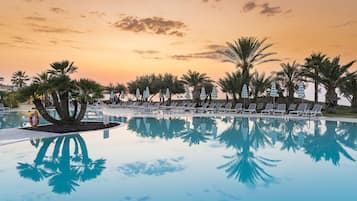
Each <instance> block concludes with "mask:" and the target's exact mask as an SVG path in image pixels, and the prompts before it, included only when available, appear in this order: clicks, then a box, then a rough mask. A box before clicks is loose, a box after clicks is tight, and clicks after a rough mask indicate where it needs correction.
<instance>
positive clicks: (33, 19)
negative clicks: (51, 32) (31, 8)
mask: <svg viewBox="0 0 357 201" xmlns="http://www.w3.org/2000/svg"><path fill="white" fill-rule="evenodd" d="M24 19H25V20H32V21H41V22H44V21H46V20H47V19H46V18H45V17H39V16H28V17H24Z"/></svg>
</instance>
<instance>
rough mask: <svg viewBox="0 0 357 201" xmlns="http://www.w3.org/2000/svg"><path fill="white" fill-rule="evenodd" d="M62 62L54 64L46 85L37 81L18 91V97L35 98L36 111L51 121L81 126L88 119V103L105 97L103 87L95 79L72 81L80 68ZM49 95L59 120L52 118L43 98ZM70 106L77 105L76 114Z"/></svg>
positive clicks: (24, 98)
mask: <svg viewBox="0 0 357 201" xmlns="http://www.w3.org/2000/svg"><path fill="white" fill-rule="evenodd" d="M62 63H63V64H61V62H56V63H53V64H51V66H52V69H50V70H49V71H48V74H49V75H50V76H49V78H48V81H47V82H43V81H40V80H39V79H35V80H34V82H32V84H31V85H30V86H27V87H24V88H22V89H21V90H19V91H18V95H19V96H18V97H19V98H22V99H23V100H28V99H30V98H31V99H32V100H33V103H34V104H35V107H36V109H37V110H38V111H39V112H40V114H41V116H42V117H43V118H44V119H46V120H47V121H48V122H51V123H53V124H56V125H78V124H80V122H81V120H82V119H83V117H84V114H85V112H86V109H87V104H88V102H90V101H92V100H94V99H95V98H100V97H102V94H101V92H102V87H101V86H100V85H99V84H98V83H96V82H95V81H92V80H88V79H80V80H73V79H71V78H70V77H69V74H71V73H72V72H74V71H75V69H76V67H74V66H73V63H71V64H67V63H68V62H66V61H64V62H62ZM39 81H40V82H39ZM47 92H48V93H49V94H50V95H51V98H52V101H53V104H54V106H55V109H56V112H57V114H58V116H59V118H55V117H53V116H52V115H50V113H49V112H48V111H47V110H46V108H45V104H44V103H43V100H42V99H41V98H40V97H41V96H43V95H45V93H47ZM69 103H73V106H74V110H73V111H70V107H69ZM78 108H80V110H79V109H78ZM78 110H79V111H78Z"/></svg>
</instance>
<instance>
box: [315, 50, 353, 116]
mask: <svg viewBox="0 0 357 201" xmlns="http://www.w3.org/2000/svg"><path fill="white" fill-rule="evenodd" d="M355 62H356V61H351V62H349V63H347V64H345V65H341V64H340V57H335V58H333V59H332V60H330V59H327V60H325V61H324V63H323V64H322V65H321V66H320V69H319V70H320V74H319V80H318V81H319V83H321V84H322V85H324V87H325V89H326V96H325V102H326V105H327V111H328V112H332V113H335V112H336V106H337V101H338V97H337V92H336V89H337V88H341V87H343V86H344V85H345V83H346V82H347V81H348V80H349V78H350V77H351V76H352V75H353V74H349V73H348V70H349V69H350V68H351V67H352V65H353V64H354V63H355Z"/></svg>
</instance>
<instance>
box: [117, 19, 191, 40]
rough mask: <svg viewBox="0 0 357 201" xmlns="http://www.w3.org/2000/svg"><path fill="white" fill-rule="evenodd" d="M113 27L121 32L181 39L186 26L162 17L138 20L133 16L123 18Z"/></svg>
mask: <svg viewBox="0 0 357 201" xmlns="http://www.w3.org/2000/svg"><path fill="white" fill-rule="evenodd" d="M114 27H116V28H119V29H121V30H123V31H131V32H136V33H139V32H146V33H152V34H157V35H172V36H177V37H183V36H184V35H185V33H184V32H183V30H184V29H185V28H186V25H185V24H184V23H183V22H180V21H175V20H169V19H165V18H162V17H147V18H139V17H135V16H125V17H122V18H121V19H120V20H118V21H117V22H115V23H114Z"/></svg>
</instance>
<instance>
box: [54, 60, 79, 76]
mask: <svg viewBox="0 0 357 201" xmlns="http://www.w3.org/2000/svg"><path fill="white" fill-rule="evenodd" d="M50 66H51V68H52V69H51V70H49V71H48V73H49V74H51V75H57V76H58V75H70V74H73V73H75V72H76V71H77V69H78V67H76V66H74V62H69V61H68V60H64V61H60V62H54V63H51V64H50Z"/></svg>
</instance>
